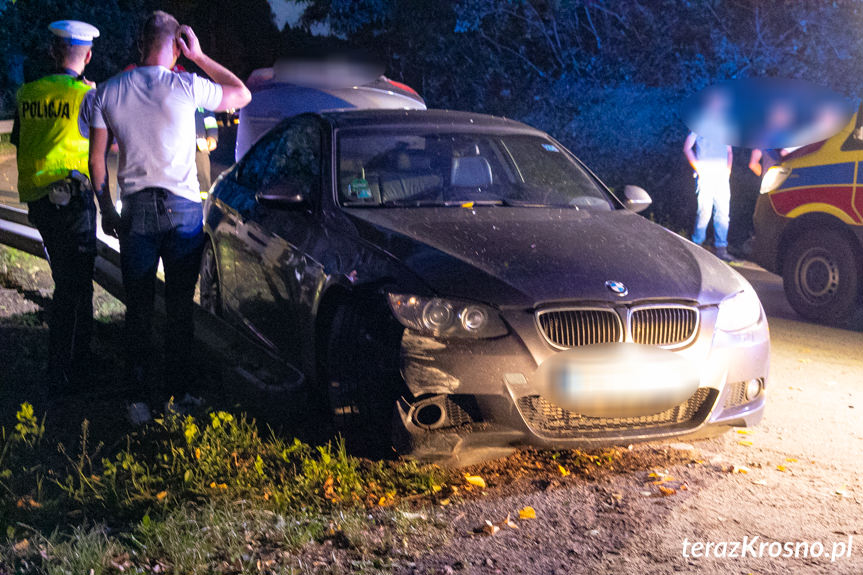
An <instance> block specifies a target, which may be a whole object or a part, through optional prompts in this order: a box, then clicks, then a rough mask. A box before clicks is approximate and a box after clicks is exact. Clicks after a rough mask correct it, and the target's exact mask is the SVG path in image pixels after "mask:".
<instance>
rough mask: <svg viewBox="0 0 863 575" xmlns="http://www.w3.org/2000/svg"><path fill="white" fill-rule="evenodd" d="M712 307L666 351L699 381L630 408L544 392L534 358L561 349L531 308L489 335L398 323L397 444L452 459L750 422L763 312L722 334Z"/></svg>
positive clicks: (763, 356) (763, 370) (419, 454)
mask: <svg viewBox="0 0 863 575" xmlns="http://www.w3.org/2000/svg"><path fill="white" fill-rule="evenodd" d="M716 313H717V308H716V307H711V306H708V307H703V308H701V309H700V324H699V327H698V332H697V337H695V338H694V339H692V340H691V341H690V342H688V343H687V345H686V346H685V347H683V348H680V349H677V350H675V352H674V353H676V354H682V355H684V356H686V357H687V358H689V359H691V360H693V361H695V362H697V363H698V365H699V366H700V381H699V385H698V388H697V389H696V390H695V392H694V393H693V394H692V395H691V396H690V397H689V398H688V399H687V400H686V401H684V402H682V403H680V404H678V405H675V406H673V407H671V408H669V409H665V410H663V411H661V412H659V413H655V414H650V415H645V416H638V417H590V416H585V415H582V414H579V413H577V412H575V411H571V410H567V409H563V408H561V407H559V406H557V405H555V404H554V403H553V402H551V401H550V400H549V399H548V398H546V397H544V396H543V388H542V386H541V385H539V383H538V378H537V371H538V368H539V366H540V365H541V364H542V363H543V362H544V361H546V360H548V359H549V358H550V357H552V356H554V355H555V354H557V353H560V352H559V351H558V350H556V349H554V348H553V347H552V346H550V345H548V343H547V342H546V341H545V340H543V338H542V337H540V336H539V334H538V333H537V328H536V325H535V322H534V317H533V315H532V314H530V313H518V312H513V313H508V314H507V315H506V316H505V319H506V320H507V323H508V324H509V325H510V326H511V327H512V328H513V331H512V332H511V333H510V334H509V335H507V336H505V337H502V338H498V339H494V340H479V341H450V342H444V341H441V340H438V339H435V338H432V337H426V336H423V335H420V334H418V333H416V332H413V331H410V330H406V331H405V334H404V336H403V339H402V375H403V376H404V379H405V383H406V385H407V387H408V389H409V391H410V394H411V396H412V397H410V398H408V397H403V398H401V399H400V400H399V401H398V404H397V406H396V412H395V416H394V422H393V423H394V437H395V439H396V446H397V448H398V449H399V451H400V453H402V454H404V455H406V456H410V457H414V458H417V459H421V460H433V461H446V462H449V463H451V464H456V465H457V464H466V463H467V462H469V461H472V460H473V459H474V458H475V456H472V455H470V454H471V452H474V451H476V450H489V449H495V448H499V449H506V448H510V449H511V448H514V447H518V446H528V445H533V446H539V447H548V448H595V447H605V446H612V445H628V444H630V443H635V442H640V441H653V440H661V439H669V438H683V437H697V436H709V435H715V434H718V433H721V432H722V431H724V430H726V429H728V428H730V427H748V426H752V425H755V424H757V423H758V422H759V421H760V420H761V417H762V414H763V411H764V404H765V391H764V390H765V387H766V384H767V377H768V365H769V353H770V343H769V332H768V328H767V322H766V319H765V318H764V316H763V313H762V317H761V319H760V320H759V321H758V322H757V323H756V324H754V325H752V326H751V327H749V328H747V329H746V330H742V331H740V332H737V333H733V334H729V333H724V332H721V331H715V330H714V329H713V325H714V322H715V319H716ZM520 334H521V335H520ZM753 390H754V391H757V393H753Z"/></svg>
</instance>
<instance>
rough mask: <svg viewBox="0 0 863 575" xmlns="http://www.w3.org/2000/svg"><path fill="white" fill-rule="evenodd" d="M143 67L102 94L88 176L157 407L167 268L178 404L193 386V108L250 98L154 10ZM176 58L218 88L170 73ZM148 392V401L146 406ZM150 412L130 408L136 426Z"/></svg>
mask: <svg viewBox="0 0 863 575" xmlns="http://www.w3.org/2000/svg"><path fill="white" fill-rule="evenodd" d="M141 50H142V59H143V61H142V64H141V65H140V66H138V67H136V68H134V69H132V70H128V71H126V72H123V73H121V74H118V75H117V76H114V77H113V78H111V79H110V80H108V81H107V82H105V83H104V84H103V85H102V86H100V88H99V92H98V94H97V96H96V101H95V106H94V114H93V116H94V118H93V120H92V126H91V128H92V129H91V136H90V174H91V177H92V180H93V187H94V189H95V191H96V196H97V198H98V200H99V207H100V210H101V212H102V228H103V230H104V231H105V233H107V234H110V235H114V236H115V237H118V238H119V239H120V261H121V269H122V273H123V288H124V291H125V292H126V342H125V350H126V364H127V369H128V376H129V378H130V384H131V385H132V386H134V388H135V389H136V390H140V393H141V394H142V397H140V398H138V399H150V400H152V399H155V398H154V397H153V393H154V392H155V388H154V387H151V386H150V385H149V383H150V381H151V379H152V374H150V373H149V369H150V366H151V365H152V363H153V362H152V358H153V353H152V345H151V341H150V335H151V329H152V316H153V303H154V296H155V290H156V270H157V267H158V263H159V259H160V258H161V259H162V263H163V265H164V270H165V307H166V312H167V318H166V329H165V342H164V343H165V382H166V383H167V384H168V389H167V392H168V394H169V395H172V396H174V397H177V398H178V399H179V398H180V397H182V394H183V392H187V391H189V389H188V387H187V386H188V385H189V384H190V383H191V382H192V381H193V380H194V377H195V376H194V373H193V370H192V369H191V365H190V361H189V357H190V355H191V352H192V346H193V325H194V324H193V321H192V313H193V305H194V304H193V297H194V292H195V284H196V282H197V278H198V269H199V266H200V259H201V252H202V249H203V245H204V239H205V238H204V234H203V214H202V210H201V196H200V193H199V189H198V179H197V171H196V168H195V110H196V109H197V108H201V107H202V108H206V109H209V110H214V111H223V110H226V109H229V108H242V107H243V106H245V105H246V104H248V103H249V101H250V100H251V94H250V93H249V90H248V89H247V88H246V86H245V85H244V84H243V83H242V82H241V81H240V80H239V79H238V78H237V77H236V76H235V75H234V74H232V73H231V72H229V71H228V70H227V69H225V68H224V67H223V66H221V65H220V64H218V63H216V62H214V61H213V60H212V59H210V58H209V57H208V56H206V55H205V54H204V53H203V51H202V50H201V45H200V43H199V42H198V38H197V37H196V36H195V34H194V32H193V31H192V29H191V28H189V27H188V26H180V24H179V23H178V22H177V20H176V19H175V18H174V17H173V16H171V15H170V14H167V13H165V12H161V11H157V12H154V13H153V14H151V15H150V16H149V17H148V18H147V20H146V21H145V22H144V25H143V28H142V31H141ZM180 54H182V55H184V56H186V57H187V58H188V59H189V60H191V61H192V62H194V63H195V64H197V65H198V67H199V68H200V69H201V70H203V71H204V72H205V73H206V74H207V75H208V76H209V77H210V78H212V80H213V81H210V80H208V79H205V78H202V77H199V76H197V75H195V74H189V73H185V72H184V73H175V72H172V71H171V69H172V68H173V67H174V65H175V64H176V62H177V58H178V57H179V56H180ZM112 137H113V138H114V139H116V141H117V144H118V146H119V151H120V162H119V167H118V170H117V181H118V183H119V186H120V195H119V196H120V199H121V201H122V205H123V209H122V217H121V216H119V215H118V214H117V211H116V209H115V208H114V204H113V202H112V200H111V195H110V193H109V190H108V178H107V167H106V161H105V158H106V154H107V151H108V143H109V141H110V139H111V138H112ZM143 394H147V395H149V396H150V397H149V398H145V397H143ZM148 413H149V410H148V408H147V406H146V403H144V402H140V401H139V402H135V403H133V404H132V405H131V406H130V415H131V416H132V419H133V420H135V421H143V420H146V419H147V417H148Z"/></svg>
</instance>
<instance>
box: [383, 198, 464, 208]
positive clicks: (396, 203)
mask: <svg viewBox="0 0 863 575" xmlns="http://www.w3.org/2000/svg"><path fill="white" fill-rule="evenodd" d="M379 205H380V206H381V207H382V208H430V207H431V208H434V207H447V206H449V205H451V204H450V203H449V202H444V201H442V200H411V199H401V200H386V201H385V202H381V203H380V204H379Z"/></svg>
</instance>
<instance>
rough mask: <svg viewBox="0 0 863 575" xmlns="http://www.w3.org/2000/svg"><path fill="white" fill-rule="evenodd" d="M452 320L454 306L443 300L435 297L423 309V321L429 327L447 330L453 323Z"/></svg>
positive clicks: (436, 329)
mask: <svg viewBox="0 0 863 575" xmlns="http://www.w3.org/2000/svg"><path fill="white" fill-rule="evenodd" d="M452 320H453V310H452V306H451V305H450V304H448V303H447V302H445V301H443V300H440V299H433V300H431V301H430V302H428V304H426V307H425V309H424V310H423V323H424V324H425V326H426V327H427V328H428V329H431V330H434V331H442V330H445V329H446V328H448V327H449V326H450V324H452Z"/></svg>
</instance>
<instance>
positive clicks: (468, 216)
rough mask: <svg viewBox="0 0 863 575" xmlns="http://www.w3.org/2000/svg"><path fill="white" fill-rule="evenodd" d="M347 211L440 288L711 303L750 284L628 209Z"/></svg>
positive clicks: (550, 297)
mask: <svg viewBox="0 0 863 575" xmlns="http://www.w3.org/2000/svg"><path fill="white" fill-rule="evenodd" d="M346 213H348V215H349V217H350V218H351V219H352V220H353V222H354V224H355V225H356V229H357V233H358V234H359V235H360V237H361V238H362V239H363V240H365V241H366V242H369V243H371V244H373V245H374V246H375V247H376V248H377V249H379V250H382V251H384V252H386V253H387V254H389V255H390V256H391V257H393V258H395V259H396V260H398V262H399V263H400V264H401V265H403V266H405V267H406V268H408V269H409V270H410V271H411V272H413V273H414V274H416V275H417V276H418V277H419V278H421V279H422V280H423V281H424V282H425V283H426V284H427V285H428V286H429V287H430V288H431V289H432V290H434V292H436V293H437V294H438V295H442V296H450V297H462V298H467V299H472V300H475V301H483V302H487V303H491V304H494V305H497V306H500V307H510V306H512V307H536V306H538V305H542V304H548V303H552V302H566V301H594V302H615V303H625V302H633V301H639V300H647V299H653V300H684V301H698V302H699V303H701V304H711V303H718V302H719V301H721V300H722V299H723V298H724V297H726V296H728V295H730V294H732V293H735V292H736V291H739V290H740V289H742V287H743V285H745V284H744V283H743V280H742V279H741V278H740V276H739V274H737V273H736V272H734V271H733V270H731V269H730V268H729V267H728V266H727V265H725V264H724V263H723V262H721V261H720V260H718V259H717V258H715V257H713V256H712V255H711V254H709V253H708V252H706V251H705V250H703V249H701V248H699V247H697V246H695V245H693V244H691V243H690V242H688V241H686V240H684V239H682V238H680V237H679V236H677V235H675V234H673V233H672V232H669V231H668V230H666V229H664V228H662V227H660V226H658V225H656V224H653V223H651V222H649V221H647V220H645V219H644V218H643V217H641V216H638V215H637V214H634V213H632V212H629V211H627V210H616V211H613V212H598V211H588V210H574V209H571V208H563V209H557V208H509V207H496V206H495V207H487V206H483V207H474V208H457V207H447V208H403V209H402V208H393V209H353V210H346ZM607 282H608V283H611V284H613V285H607ZM621 284H622V286H623V287H621ZM622 292H625V293H622Z"/></svg>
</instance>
